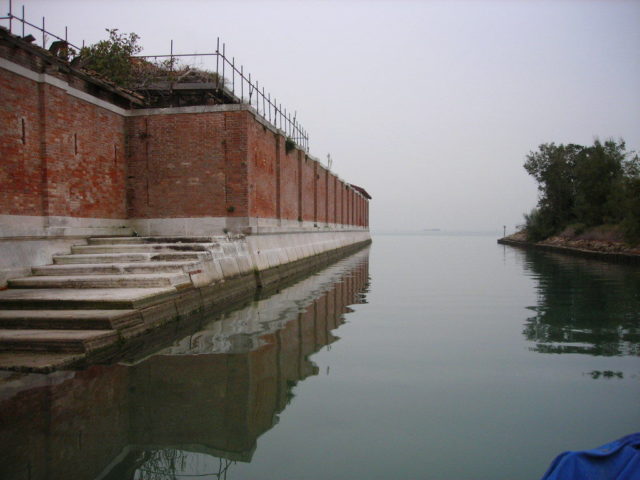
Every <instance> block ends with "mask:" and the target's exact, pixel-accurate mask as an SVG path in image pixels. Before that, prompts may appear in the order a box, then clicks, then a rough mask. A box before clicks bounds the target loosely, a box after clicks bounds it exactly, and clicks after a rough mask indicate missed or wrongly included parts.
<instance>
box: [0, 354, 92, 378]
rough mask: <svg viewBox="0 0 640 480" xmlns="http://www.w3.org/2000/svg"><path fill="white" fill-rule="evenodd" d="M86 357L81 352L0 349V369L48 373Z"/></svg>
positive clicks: (69, 365)
mask: <svg viewBox="0 0 640 480" xmlns="http://www.w3.org/2000/svg"><path fill="white" fill-rule="evenodd" d="M84 357H86V354H85V353H84V352H83V353H65V352H62V353H52V352H3V351H0V370H18V371H29V372H38V373H50V372H53V371H56V370H62V369H65V368H68V367H71V366H72V365H73V364H74V363H76V362H78V361H79V360H82V359H83V358H84Z"/></svg>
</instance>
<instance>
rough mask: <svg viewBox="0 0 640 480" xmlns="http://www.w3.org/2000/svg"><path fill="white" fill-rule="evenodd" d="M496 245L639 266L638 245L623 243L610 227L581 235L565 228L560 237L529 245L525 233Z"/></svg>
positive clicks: (639, 248)
mask: <svg viewBox="0 0 640 480" xmlns="http://www.w3.org/2000/svg"><path fill="white" fill-rule="evenodd" d="M498 243H499V244H502V245H511V246H516V247H525V248H537V249H541V250H552V251H557V252H564V253H567V254H572V255H579V256H583V257H591V258H596V259H599V260H605V261H611V262H616V263H629V264H634V265H640V244H635V245H630V244H628V243H626V242H625V241H624V239H623V238H622V235H621V234H620V232H619V230H618V229H617V228H616V227H610V226H601V227H594V228H591V229H588V230H585V231H583V232H580V233H576V232H575V230H574V229H572V228H567V229H565V231H563V232H561V233H560V234H558V235H555V236H553V237H549V238H547V239H545V240H542V241H540V242H530V241H528V240H527V236H526V232H525V231H520V232H516V233H514V234H512V235H507V236H506V237H504V238H500V239H499V240H498Z"/></svg>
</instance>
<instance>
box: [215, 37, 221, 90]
mask: <svg viewBox="0 0 640 480" xmlns="http://www.w3.org/2000/svg"><path fill="white" fill-rule="evenodd" d="M219 63H220V37H218V39H217V40H216V89H218V88H220V70H219V68H218V64H219Z"/></svg>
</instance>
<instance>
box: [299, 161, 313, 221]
mask: <svg viewBox="0 0 640 480" xmlns="http://www.w3.org/2000/svg"><path fill="white" fill-rule="evenodd" d="M315 176H316V162H315V161H314V160H313V159H311V158H309V157H308V156H306V155H304V156H302V158H301V161H300V189H301V200H302V202H301V203H302V208H301V216H302V220H303V221H305V222H315V221H316V205H315V198H316V182H315Z"/></svg>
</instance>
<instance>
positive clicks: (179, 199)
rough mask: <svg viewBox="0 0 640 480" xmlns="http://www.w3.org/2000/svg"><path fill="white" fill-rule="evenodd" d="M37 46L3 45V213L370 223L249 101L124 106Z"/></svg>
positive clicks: (348, 193)
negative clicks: (41, 52) (169, 106)
mask: <svg viewBox="0 0 640 480" xmlns="http://www.w3.org/2000/svg"><path fill="white" fill-rule="evenodd" d="M30 48H31V49H33V48H32V47H28V46H27V47H24V49H21V48H13V47H12V48H8V47H7V46H6V45H4V44H3V43H2V42H0V58H2V59H3V61H5V63H4V64H3V65H0V92H1V94H2V102H0V124H1V125H2V129H0V156H1V158H2V169H1V170H0V214H4V215H31V216H62V217H76V218H104V219H126V218H139V219H145V218H180V217H186V218H199V217H260V218H269V219H283V220H288V221H294V222H295V221H297V220H302V221H305V222H313V223H317V224H318V226H319V227H322V224H325V223H348V224H355V223H356V222H355V220H356V218H357V219H358V220H357V221H358V224H360V225H364V224H366V222H365V219H366V217H365V216H364V214H363V212H364V211H365V206H366V201H364V202H362V201H361V202H356V201H355V197H356V196H357V197H358V199H360V200H363V199H362V197H361V196H360V195H359V194H356V193H355V192H354V191H353V190H352V189H350V188H349V189H345V184H344V183H343V182H342V181H340V180H339V179H337V178H336V177H335V176H334V175H333V174H332V173H331V172H329V171H328V170H326V168H325V167H323V166H322V165H321V164H320V163H319V162H317V161H316V160H315V159H313V158H311V157H309V156H308V155H307V154H305V152H303V151H301V150H299V149H297V148H294V149H292V150H290V151H289V152H287V151H286V142H285V137H284V136H283V135H282V132H280V131H276V130H275V129H274V128H273V127H271V126H269V125H268V124H266V123H265V122H264V121H263V120H261V119H258V118H257V117H255V116H254V114H253V112H252V110H251V109H249V107H246V106H240V105H233V106H231V105H230V106H220V107H203V108H200V107H185V108H176V109H165V110H159V109H156V110H153V111H147V110H144V111H136V110H132V109H128V108H125V107H127V106H128V104H127V103H126V102H127V101H128V100H127V99H126V96H125V94H124V93H122V92H117V91H113V88H111V87H108V86H105V85H102V86H100V85H98V84H97V83H96V82H95V81H93V80H92V81H89V80H87V79H86V77H81V75H80V74H77V73H74V72H73V71H69V72H64V69H62V70H60V71H57V70H55V68H54V69H51V68H49V67H48V64H47V62H48V61H49V62H53V60H50V59H49V60H43V59H42V58H41V57H40V56H38V55H37V54H36V53H33V52H31V51H30V50H29V49H30ZM6 59H9V60H10V61H11V63H8V62H7V60H6ZM5 67H6V68H5ZM43 71H46V72H47V73H46V74H42V72H43ZM49 71H51V72H52V73H48V72H49ZM92 82H93V83H92ZM98 83H99V82H98ZM356 207H357V208H359V209H360V210H359V213H356V212H355V211H354V209H355V208H356Z"/></svg>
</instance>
